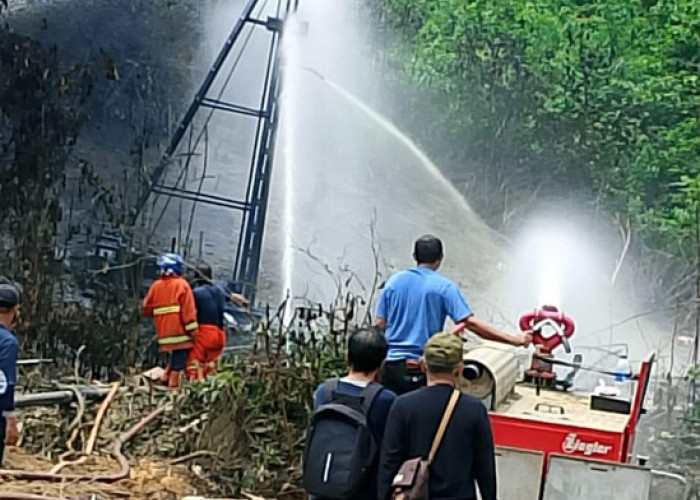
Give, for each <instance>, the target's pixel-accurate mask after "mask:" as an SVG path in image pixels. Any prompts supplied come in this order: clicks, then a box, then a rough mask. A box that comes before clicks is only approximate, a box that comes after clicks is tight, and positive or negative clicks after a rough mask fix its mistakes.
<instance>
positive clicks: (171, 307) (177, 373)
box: [143, 253, 198, 389]
mask: <svg viewBox="0 0 700 500" xmlns="http://www.w3.org/2000/svg"><path fill="white" fill-rule="evenodd" d="M158 268H159V270H160V275H161V277H160V278H159V279H158V280H156V281H155V282H154V283H153V285H151V288H150V289H149V290H148V295H147V296H146V298H145V299H144V301H143V315H144V316H149V317H150V316H152V317H153V320H154V322H155V328H156V334H157V335H158V345H159V346H160V350H161V352H166V353H170V363H169V364H168V366H167V367H166V369H165V373H164V374H163V379H162V381H163V382H164V383H167V385H168V387H169V388H171V389H177V388H179V387H180V383H181V380H182V372H183V371H184V370H186V369H187V363H188V360H189V359H188V358H189V356H190V351H191V349H192V347H193V346H194V339H195V337H196V335H197V329H198V324H197V310H196V308H195V302H194V294H193V293H192V289H191V288H190V285H189V283H188V282H187V280H186V279H185V278H184V277H183V276H182V257H180V256H179V255H177V254H173V253H169V254H166V255H163V256H162V257H160V258H159V259H158Z"/></svg>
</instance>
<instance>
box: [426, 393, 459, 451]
mask: <svg viewBox="0 0 700 500" xmlns="http://www.w3.org/2000/svg"><path fill="white" fill-rule="evenodd" d="M459 394H460V392H459V391H458V390H457V389H455V390H453V391H452V396H451V397H450V400H449V402H448V403H447V408H445V412H444V413H443V414H442V420H441V421H440V427H438V430H437V433H436V434H435V439H433V446H432V447H431V448H430V455H428V461H429V462H432V461H433V459H434V458H435V454H436V453H437V451H438V448H439V447H440V443H441V442H442V437H443V436H444V435H445V429H447V424H448V423H450V418H452V413H453V412H454V409H455V406H457V401H458V400H459Z"/></svg>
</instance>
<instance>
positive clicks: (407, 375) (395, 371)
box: [382, 359, 426, 396]
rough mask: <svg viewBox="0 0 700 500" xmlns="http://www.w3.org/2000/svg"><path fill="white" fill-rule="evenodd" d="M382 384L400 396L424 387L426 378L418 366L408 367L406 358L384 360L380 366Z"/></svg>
mask: <svg viewBox="0 0 700 500" xmlns="http://www.w3.org/2000/svg"><path fill="white" fill-rule="evenodd" d="M382 384H383V385H384V387H386V388H387V389H390V390H392V391H394V393H396V395H398V396H400V395H401V394H406V393H407V392H411V391H415V390H416V389H420V388H421V387H425V385H426V378H425V373H423V372H422V371H421V370H420V368H408V367H407V366H406V360H403V359H402V360H400V361H385V362H384V367H383V368H382Z"/></svg>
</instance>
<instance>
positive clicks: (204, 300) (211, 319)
mask: <svg viewBox="0 0 700 500" xmlns="http://www.w3.org/2000/svg"><path fill="white" fill-rule="evenodd" d="M194 300H195V304H196V306H197V322H198V324H199V331H198V334H197V337H196V338H195V340H194V347H193V348H192V351H191V357H190V360H191V364H190V366H189V367H188V368H189V370H190V371H195V372H196V373H197V378H203V377H205V376H207V375H213V374H215V373H216V372H217V369H218V364H219V358H220V357H221V354H222V353H223V351H224V347H225V346H226V333H225V332H224V329H223V326H224V307H225V305H226V294H225V293H224V292H223V290H221V289H220V288H219V287H218V286H216V285H213V284H201V285H199V286H195V289H194Z"/></svg>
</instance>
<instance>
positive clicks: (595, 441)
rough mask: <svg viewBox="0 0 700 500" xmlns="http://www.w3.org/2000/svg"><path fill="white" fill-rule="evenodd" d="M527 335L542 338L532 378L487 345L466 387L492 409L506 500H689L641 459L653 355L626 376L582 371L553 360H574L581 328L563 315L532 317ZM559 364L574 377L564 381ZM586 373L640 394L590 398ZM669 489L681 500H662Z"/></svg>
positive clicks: (474, 353)
mask: <svg viewBox="0 0 700 500" xmlns="http://www.w3.org/2000/svg"><path fill="white" fill-rule="evenodd" d="M520 326H521V328H522V329H523V330H533V331H534V340H533V345H535V347H536V348H537V351H536V354H535V355H533V357H532V362H531V364H530V367H529V369H527V370H525V371H524V373H522V374H521V373H520V372H522V370H520V369H519V364H518V360H517V358H516V355H515V353H514V352H512V350H509V349H508V348H506V347H503V346H500V345H497V344H491V343H485V344H482V345H479V346H477V347H475V348H472V349H469V348H467V350H466V351H465V356H464V362H465V372H464V377H463V378H462V380H461V382H460V384H461V389H462V390H463V391H464V392H466V393H468V394H471V395H473V396H476V397H479V398H481V399H482V401H484V403H485V404H486V405H487V407H488V408H489V410H490V416H491V424H492V428H493V433H494V440H495V443H496V446H497V452H496V464H497V471H498V476H499V481H498V482H499V498H500V500H591V499H595V500H613V499H614V500H683V499H684V498H685V497H686V496H687V491H686V486H685V481H684V479H683V478H682V477H679V476H675V475H673V474H667V473H662V472H657V471H653V470H652V469H651V468H650V467H647V465H646V460H645V459H638V460H635V459H633V456H632V453H633V446H634V438H635V432H636V429H637V425H638V423H639V420H640V418H641V417H642V415H643V413H644V408H643V407H644V401H645V395H646V391H647V388H648V385H649V380H650V376H651V369H652V366H653V362H654V354H650V355H649V356H648V357H647V358H646V359H645V360H644V361H643V362H642V363H641V365H640V366H639V367H638V371H636V373H635V372H634V370H633V372H632V373H629V374H623V375H624V376H622V375H621V374H620V373H615V372H611V373H609V372H604V371H601V370H597V369H595V368H594V367H586V366H584V365H583V364H582V363H581V358H580V357H579V356H577V357H575V358H574V361H573V362H566V361H563V360H557V359H556V358H555V357H554V356H553V353H552V351H554V350H555V349H556V348H558V347H559V346H563V347H564V348H565V350H566V351H567V352H570V351H571V347H570V345H569V338H570V337H571V336H572V335H573V333H574V329H575V328H574V324H573V321H572V320H571V319H570V318H569V317H567V316H566V315H565V314H563V313H562V312H560V311H559V310H557V309H556V308H553V307H543V308H540V309H536V310H535V311H532V312H529V313H527V314H525V315H523V316H522V317H521V321H520ZM548 327H549V328H548ZM547 329H549V330H553V333H551V334H550V335H547V334H546V333H545V330H547ZM556 365H564V366H568V367H570V369H571V371H570V372H569V374H568V375H567V376H566V377H565V378H564V379H561V380H560V379H558V378H557V376H556V375H555V371H554V369H553V367H554V366H556ZM579 370H584V371H585V370H590V371H594V372H598V373H600V374H602V375H608V376H610V377H613V376H617V377H618V380H620V378H624V384H627V385H628V387H633V390H632V391H630V393H629V397H627V398H624V397H620V395H619V394H617V395H615V394H612V395H611V394H608V395H606V394H600V393H595V392H593V393H591V392H587V393H581V392H579V391H576V390H575V389H574V384H573V380H574V378H575V376H576V374H577V373H578V372H579ZM608 392H610V391H608ZM612 392H614V391H612ZM662 489H663V491H665V492H668V491H674V493H673V496H672V497H669V496H668V493H665V494H664V495H663V496H658V495H657V494H656V493H655V492H656V491H660V490H662Z"/></svg>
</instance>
